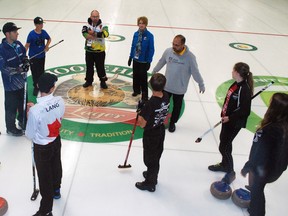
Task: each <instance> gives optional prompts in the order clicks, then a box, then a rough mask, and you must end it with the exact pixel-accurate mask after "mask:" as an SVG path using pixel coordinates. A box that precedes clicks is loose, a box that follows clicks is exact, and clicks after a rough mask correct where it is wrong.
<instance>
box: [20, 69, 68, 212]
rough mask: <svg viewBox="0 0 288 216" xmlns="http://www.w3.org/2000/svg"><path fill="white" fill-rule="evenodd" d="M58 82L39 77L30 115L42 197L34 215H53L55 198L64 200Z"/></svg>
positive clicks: (47, 76) (51, 77)
mask: <svg viewBox="0 0 288 216" xmlns="http://www.w3.org/2000/svg"><path fill="white" fill-rule="evenodd" d="M57 80H58V78H57V76H55V75H54V74H50V73H44V74H42V75H41V76H40V78H39V80H38V88H39V90H40V95H41V96H40V97H39V98H37V103H36V104H35V105H34V106H32V107H31V108H30V110H29V112H28V121H27V127H26V132H25V135H26V136H27V137H28V138H29V139H30V140H32V142H33V146H34V155H33V156H34V160H35V165H36V169H37V173H38V179H39V187H40V194H41V196H42V200H41V203H40V208H39V211H37V213H36V214H34V216H42V215H48V216H52V208H53V198H54V199H59V198H60V197H61V194H60V186H61V179H62V164H61V138H60V128H61V121H62V119H63V116H64V112H65V103H64V100H63V99H62V98H61V97H60V96H53V92H54V90H55V83H56V81H57Z"/></svg>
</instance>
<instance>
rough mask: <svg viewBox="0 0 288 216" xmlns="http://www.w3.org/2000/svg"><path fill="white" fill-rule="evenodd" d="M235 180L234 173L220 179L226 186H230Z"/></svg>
mask: <svg viewBox="0 0 288 216" xmlns="http://www.w3.org/2000/svg"><path fill="white" fill-rule="evenodd" d="M235 179H236V173H235V172H234V171H232V172H230V173H226V174H225V176H224V177H223V178H222V180H221V181H222V182H225V183H226V184H228V185H229V184H231V183H232V182H233V181H234V180H235Z"/></svg>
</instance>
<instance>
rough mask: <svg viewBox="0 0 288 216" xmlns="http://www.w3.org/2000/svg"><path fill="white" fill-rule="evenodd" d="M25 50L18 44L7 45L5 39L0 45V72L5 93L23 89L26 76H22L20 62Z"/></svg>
mask: <svg viewBox="0 0 288 216" xmlns="http://www.w3.org/2000/svg"><path fill="white" fill-rule="evenodd" d="M24 57H26V49H25V47H24V46H23V45H22V44H21V43H20V42H19V41H15V42H13V44H12V45H11V44H8V43H7V41H6V38H4V39H3V40H2V43H1V44H0V70H1V75H2V80H3V85H4V89H5V91H16V90H19V89H22V88H24V84H25V78H26V75H25V74H22V73H21V72H22V68H21V65H22V62H23V59H24Z"/></svg>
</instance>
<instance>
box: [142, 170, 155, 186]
mask: <svg viewBox="0 0 288 216" xmlns="http://www.w3.org/2000/svg"><path fill="white" fill-rule="evenodd" d="M142 175H143V177H144V178H145V179H146V178H147V171H144V172H143V173H142ZM157 184H158V181H156V185H157Z"/></svg>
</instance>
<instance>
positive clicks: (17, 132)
mask: <svg viewBox="0 0 288 216" xmlns="http://www.w3.org/2000/svg"><path fill="white" fill-rule="evenodd" d="M6 132H7V134H9V135H12V136H22V135H23V131H22V130H19V129H17V128H13V129H11V130H8V129H7V130H6Z"/></svg>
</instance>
